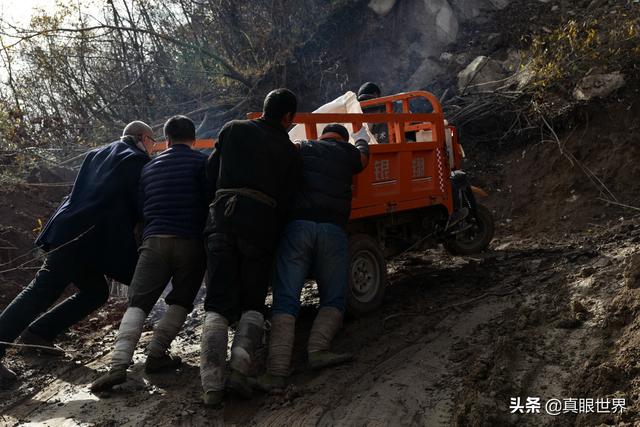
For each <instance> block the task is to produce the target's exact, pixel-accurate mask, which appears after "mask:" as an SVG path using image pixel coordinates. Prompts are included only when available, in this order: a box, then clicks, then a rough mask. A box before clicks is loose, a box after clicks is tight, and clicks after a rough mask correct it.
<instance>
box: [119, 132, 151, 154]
mask: <svg viewBox="0 0 640 427" xmlns="http://www.w3.org/2000/svg"><path fill="white" fill-rule="evenodd" d="M120 141H122V142H124V143H125V144H127V145H128V146H129V147H131V148H133V149H134V150H137V151H139V152H140V153H142V154H144V155H145V156H147V157H149V153H147V150H144V149H142V148H140V145H138V139H137V138H136V137H135V136H133V135H124V136H121V137H120ZM140 144H142V143H140ZM143 147H144V146H143Z"/></svg>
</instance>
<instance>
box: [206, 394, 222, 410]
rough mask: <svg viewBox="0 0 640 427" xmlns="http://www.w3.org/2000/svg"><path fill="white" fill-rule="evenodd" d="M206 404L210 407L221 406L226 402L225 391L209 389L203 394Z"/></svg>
mask: <svg viewBox="0 0 640 427" xmlns="http://www.w3.org/2000/svg"><path fill="white" fill-rule="evenodd" d="M202 401H203V403H204V406H207V407H209V408H216V409H218V408H221V407H222V403H223V402H224V391H208V392H206V393H204V394H203V395H202Z"/></svg>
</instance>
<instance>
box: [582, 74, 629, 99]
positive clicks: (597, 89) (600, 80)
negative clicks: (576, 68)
mask: <svg viewBox="0 0 640 427" xmlns="http://www.w3.org/2000/svg"><path fill="white" fill-rule="evenodd" d="M622 86H624V74H622V73H620V72H619V71H616V72H615V73H609V74H593V75H591V76H587V77H584V78H583V79H582V80H580V82H579V83H578V85H577V86H576V88H575V89H574V90H573V97H574V98H575V99H577V100H578V101H589V100H591V99H593V98H605V97H607V96H609V95H611V93H612V92H614V91H616V90H618V89H620V88H621V87H622Z"/></svg>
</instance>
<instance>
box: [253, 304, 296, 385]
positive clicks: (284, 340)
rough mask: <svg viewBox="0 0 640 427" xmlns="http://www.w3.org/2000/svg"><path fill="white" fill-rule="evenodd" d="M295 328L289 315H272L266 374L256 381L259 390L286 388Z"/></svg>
mask: <svg viewBox="0 0 640 427" xmlns="http://www.w3.org/2000/svg"><path fill="white" fill-rule="evenodd" d="M295 327H296V318H295V317H294V316H292V315H290V314H274V315H273V317H272V318H271V337H270V339H269V356H268V358H267V372H266V373H265V374H263V375H261V376H259V377H258V378H257V380H256V386H257V387H258V388H259V389H261V390H263V391H266V392H271V391H275V390H284V389H285V388H286V386H287V377H288V376H289V365H290V364H291V353H292V352H293V340H294V337H295Z"/></svg>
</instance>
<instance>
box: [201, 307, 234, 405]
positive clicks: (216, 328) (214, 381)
mask: <svg viewBox="0 0 640 427" xmlns="http://www.w3.org/2000/svg"><path fill="white" fill-rule="evenodd" d="M228 329H229V322H228V321H227V319H226V318H225V317H224V316H222V315H220V314H218V313H216V312H213V311H208V312H207V313H206V314H205V317H204V325H203V328H202V344H201V349H200V379H201V381H202V390H203V392H204V394H203V400H204V404H205V405H206V406H212V407H218V406H220V405H221V404H222V400H223V399H224V363H225V360H226V359H227V342H228V335H227V333H228Z"/></svg>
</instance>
